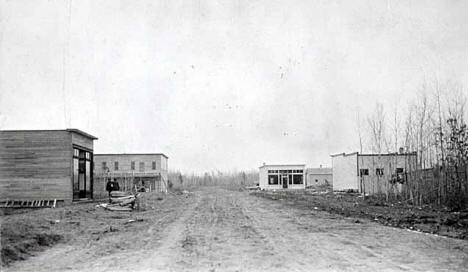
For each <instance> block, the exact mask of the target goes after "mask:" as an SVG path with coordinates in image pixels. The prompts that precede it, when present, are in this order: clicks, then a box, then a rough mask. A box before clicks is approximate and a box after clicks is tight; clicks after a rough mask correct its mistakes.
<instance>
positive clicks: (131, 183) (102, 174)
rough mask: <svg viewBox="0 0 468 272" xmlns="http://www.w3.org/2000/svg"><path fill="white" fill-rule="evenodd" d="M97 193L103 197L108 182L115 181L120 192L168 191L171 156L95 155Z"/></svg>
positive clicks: (146, 154)
mask: <svg viewBox="0 0 468 272" xmlns="http://www.w3.org/2000/svg"><path fill="white" fill-rule="evenodd" d="M94 164H95V165H96V176H95V178H96V193H97V194H99V195H100V196H102V197H104V196H105V195H106V194H107V192H106V191H105V187H106V183H107V180H109V179H116V180H117V181H118V182H119V185H120V190H122V191H132V190H134V189H135V187H136V188H138V189H141V188H143V187H144V188H145V189H147V190H151V191H154V190H156V191H160V192H167V171H168V170H167V169H168V157H167V156H166V155H164V154H162V153H144V154H126V153H122V154H95V155H94Z"/></svg>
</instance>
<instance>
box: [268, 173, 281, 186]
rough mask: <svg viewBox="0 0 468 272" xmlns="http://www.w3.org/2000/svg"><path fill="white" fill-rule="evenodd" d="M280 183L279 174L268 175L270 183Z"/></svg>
mask: <svg viewBox="0 0 468 272" xmlns="http://www.w3.org/2000/svg"><path fill="white" fill-rule="evenodd" d="M278 183H279V180H278V175H268V185H277V184H278Z"/></svg>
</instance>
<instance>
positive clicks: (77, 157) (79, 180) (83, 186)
mask: <svg viewBox="0 0 468 272" xmlns="http://www.w3.org/2000/svg"><path fill="white" fill-rule="evenodd" d="M92 197H93V166H92V153H91V152H89V151H85V150H82V149H80V148H77V147H74V149H73V199H74V200H78V199H81V198H89V199H90V198H92Z"/></svg>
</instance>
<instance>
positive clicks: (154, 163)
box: [152, 161, 156, 170]
mask: <svg viewBox="0 0 468 272" xmlns="http://www.w3.org/2000/svg"><path fill="white" fill-rule="evenodd" d="M152 164H153V170H156V162H155V161H154V162H153V163H152Z"/></svg>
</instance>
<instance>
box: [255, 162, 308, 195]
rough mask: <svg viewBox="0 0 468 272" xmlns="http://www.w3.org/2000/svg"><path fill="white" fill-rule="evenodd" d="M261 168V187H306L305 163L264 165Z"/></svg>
mask: <svg viewBox="0 0 468 272" xmlns="http://www.w3.org/2000/svg"><path fill="white" fill-rule="evenodd" d="M259 169H260V171H259V178H260V180H259V186H260V189H305V182H304V172H305V164H284V165H263V166H261V167H260V168H259Z"/></svg>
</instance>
